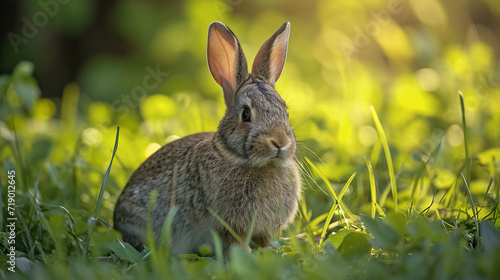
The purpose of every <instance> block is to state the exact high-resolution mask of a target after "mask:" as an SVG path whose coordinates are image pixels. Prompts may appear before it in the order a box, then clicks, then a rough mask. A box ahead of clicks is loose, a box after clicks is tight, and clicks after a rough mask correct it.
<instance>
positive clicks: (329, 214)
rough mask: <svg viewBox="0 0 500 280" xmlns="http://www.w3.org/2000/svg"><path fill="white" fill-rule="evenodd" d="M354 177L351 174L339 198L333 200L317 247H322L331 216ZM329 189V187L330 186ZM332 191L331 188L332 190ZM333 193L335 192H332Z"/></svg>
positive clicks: (353, 174) (354, 174)
mask: <svg viewBox="0 0 500 280" xmlns="http://www.w3.org/2000/svg"><path fill="white" fill-rule="evenodd" d="M355 176H356V172H354V173H352V175H351V177H350V178H349V180H347V183H345V185H344V187H343V188H342V190H341V191H340V193H339V196H338V198H337V199H335V201H334V203H333V206H332V208H331V209H330V213H328V216H327V217H326V221H325V224H324V226H323V231H322V232H321V239H320V240H319V247H320V248H321V245H323V240H324V238H325V235H326V232H327V230H328V226H329V225H330V222H331V221H332V218H333V214H334V213H335V210H337V207H338V206H339V204H340V202H341V201H342V198H343V197H344V194H345V192H346V191H347V188H348V187H349V185H351V182H352V180H353V179H354V177H355ZM330 187H331V186H330ZM332 191H333V188H332ZM333 192H334V193H335V191H333Z"/></svg>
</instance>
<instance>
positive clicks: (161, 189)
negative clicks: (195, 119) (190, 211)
mask: <svg viewBox="0 0 500 280" xmlns="http://www.w3.org/2000/svg"><path fill="white" fill-rule="evenodd" d="M213 135H214V133H213V132H206V133H199V134H194V135H189V136H186V137H183V138H181V139H178V140H175V141H173V142H171V143H169V144H167V145H165V146H163V147H161V148H160V149H159V150H158V151H156V152H155V153H154V154H153V155H151V156H150V157H149V158H147V159H146V161H144V162H143V163H142V164H141V165H140V166H139V168H138V169H137V170H136V171H135V172H134V173H133V174H132V176H131V178H130V179H129V181H128V182H127V185H126V186H125V188H124V189H123V192H122V194H121V195H120V197H119V198H118V200H117V202H116V206H115V211H114V225H115V228H116V229H117V230H118V231H120V232H121V233H122V234H123V238H124V240H125V241H127V242H129V243H130V244H131V245H132V246H134V247H136V248H137V249H141V247H142V243H143V239H144V236H145V233H146V226H147V225H146V218H147V212H148V205H149V199H150V196H151V193H152V191H153V190H156V192H157V198H156V203H155V204H154V208H153V224H152V226H153V232H155V233H156V232H161V228H162V226H163V221H164V219H165V217H166V214H167V212H168V210H169V209H170V207H171V203H174V204H176V205H178V204H179V202H181V203H183V202H184V201H183V199H182V197H183V196H184V195H188V192H189V193H191V192H193V190H192V189H189V188H188V189H186V188H184V187H183V186H184V184H183V180H184V177H185V176H184V174H185V170H186V169H189V168H192V164H190V162H191V161H192V160H193V157H194V156H193V151H194V150H195V147H196V146H203V147H204V148H202V149H205V150H211V149H212V139H213ZM188 159H190V160H188ZM190 165H191V166H190ZM193 179H194V181H196V178H193ZM177 186H181V187H179V188H177ZM174 190H175V191H174ZM195 197H199V195H197V194H196V192H195ZM201 206H202V205H200V207H201ZM179 214H182V213H179ZM176 220H177V219H176Z"/></svg>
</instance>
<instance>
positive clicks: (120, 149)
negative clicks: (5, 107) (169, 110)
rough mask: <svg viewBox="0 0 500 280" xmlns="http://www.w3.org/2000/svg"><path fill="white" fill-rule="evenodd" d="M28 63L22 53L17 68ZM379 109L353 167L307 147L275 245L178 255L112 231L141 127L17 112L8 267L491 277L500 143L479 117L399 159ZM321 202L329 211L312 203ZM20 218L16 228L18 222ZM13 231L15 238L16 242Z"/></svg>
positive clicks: (113, 273)
mask: <svg viewBox="0 0 500 280" xmlns="http://www.w3.org/2000/svg"><path fill="white" fill-rule="evenodd" d="M31 66H32V65H31V64H30V63H27V62H24V63H22V64H20V65H19V66H18V68H17V69H16V70H17V71H19V72H21V71H25V70H29V69H30V67H31ZM23 67H24V68H25V69H24V70H23V69H21V68H23ZM28 77H29V75H28V76H24V78H25V79H20V78H19V77H16V73H14V74H13V75H12V76H10V77H9V79H10V81H9V82H10V83H11V85H10V86H9V90H12V91H13V92H16V93H18V94H19V93H20V92H21V91H19V92H17V90H18V88H17V87H16V83H18V84H17V85H20V86H24V87H25V88H29V87H30V85H36V84H34V83H33V82H34V81H33V80H31V79H27V78H28ZM12 86H13V88H12ZM75 90H76V89H75ZM11 93H12V92H11ZM72 94H77V93H75V92H71V88H70V89H67V92H65V95H64V99H63V101H62V102H63V104H71V103H72V102H73V101H74V100H75V99H74V98H73V100H71V99H72ZM19 96H21V98H22V95H21V94H19ZM67 99H70V100H67ZM7 102H12V101H9V100H8V101H7ZM33 102H34V105H33V106H34V109H33V111H34V112H35V113H34V114H36V110H37V109H36V108H37V107H38V106H46V105H44V100H43V99H38V100H33ZM73 105H74V106H75V105H76V104H75V103H73ZM23 106H24V105H23ZM68 106H69V105H68ZM456 106H457V107H459V108H461V110H460V112H461V114H462V115H461V118H462V122H461V123H459V124H458V125H459V126H460V127H461V128H464V127H467V115H466V112H467V110H466V107H465V106H464V100H463V96H462V95H461V94H458V93H457V95H456ZM91 110H92V109H91ZM371 113H372V117H373V122H372V123H371V124H370V125H372V126H373V127H374V128H375V129H376V132H377V135H379V139H378V140H377V141H376V143H375V144H374V146H373V150H372V151H371V152H370V154H369V155H366V156H363V160H362V161H361V163H362V164H360V165H358V166H356V167H355V168H353V169H352V170H351V171H352V175H350V177H349V178H348V177H346V178H345V179H344V178H339V179H331V178H329V177H328V176H327V175H326V174H325V172H323V171H321V168H323V167H325V166H326V167H328V166H327V164H326V163H324V162H321V160H320V158H319V157H318V156H317V155H315V154H314V153H312V152H310V154H311V156H307V155H305V156H304V155H302V156H301V157H300V163H301V166H302V174H303V179H304V189H305V191H304V196H305V197H306V198H305V199H304V200H303V203H302V204H301V209H300V215H299V216H298V217H297V219H296V222H295V223H294V225H293V227H292V228H291V229H289V230H287V231H286V232H283V233H282V235H281V236H276V237H275V238H274V239H273V241H272V244H271V247H268V248H262V249H258V250H254V251H252V252H246V251H245V250H243V249H241V248H239V247H234V248H231V250H229V252H226V255H225V256H224V255H223V252H222V249H221V248H218V249H216V251H215V252H212V253H215V254H216V256H217V257H216V258H213V257H204V256H198V255H181V256H173V255H171V254H169V251H168V246H159V247H156V246H154V245H153V244H150V246H149V247H148V248H146V249H145V250H144V251H142V252H137V251H136V250H135V249H133V248H132V247H130V246H129V245H128V244H123V243H122V242H121V241H120V236H119V234H118V233H116V232H115V231H113V230H111V226H110V224H111V220H112V219H111V217H112V210H113V204H114V201H115V199H116V197H117V195H118V194H119V191H120V189H121V187H122V186H123V185H124V182H125V180H126V179H127V175H128V174H130V173H131V171H132V169H131V168H130V167H129V166H130V163H127V162H128V160H127V161H126V160H125V159H126V158H127V155H128V153H129V152H128V150H127V148H129V149H130V148H131V147H127V140H126V139H127V138H131V137H132V134H131V133H130V131H129V132H128V133H127V131H125V132H124V131H123V130H124V129H122V130H121V131H120V130H118V129H117V128H115V127H113V126H112V125H109V126H107V127H101V128H100V129H101V130H100V131H101V135H100V136H99V137H96V136H93V137H90V136H89V135H86V134H92V133H98V132H99V130H97V128H92V125H91V124H90V122H91V121H92V120H91V119H90V120H86V121H84V122H81V121H80V122H78V121H76V122H77V123H79V125H80V126H87V128H85V129H83V131H82V132H81V133H79V134H75V131H78V129H75V128H73V127H72V125H71V124H69V123H66V122H67V121H68V120H65V119H62V120H59V119H43V118H42V117H40V116H33V115H29V114H24V113H22V112H18V113H17V114H16V117H15V118H12V119H10V120H9V122H7V123H3V124H2V138H3V141H2V146H1V151H2V173H3V174H4V175H5V176H4V175H3V176H2V181H1V184H2V188H1V191H2V193H1V197H2V200H1V202H0V203H1V206H2V207H1V208H2V210H3V211H2V212H1V216H0V217H1V220H2V221H3V222H2V232H1V234H2V243H1V246H2V247H1V250H2V251H3V254H2V256H1V265H2V271H1V272H0V273H1V275H2V278H5V277H7V278H8V279H67V278H68V277H70V278H72V279H109V278H113V279H134V278H137V277H141V278H142V277H154V278H158V279H160V278H162V279H171V278H170V277H175V278H180V279H205V278H210V279H276V278H282V279H318V278H319V279H322V278H324V279H337V278H338V279H345V278H348V279H361V278H367V279H388V278H398V279H430V278H434V279H445V278H449V279H488V278H489V279H494V278H495V277H496V276H497V275H499V273H500V233H499V231H498V225H499V223H500V221H499V220H498V217H499V215H500V211H499V210H500V209H499V208H498V201H499V199H498V198H499V192H500V187H499V165H498V160H497V159H498V156H499V149H498V148H493V149H489V150H487V151H485V152H482V153H474V152H473V151H472V152H471V146H472V145H471V144H470V143H471V142H472V141H478V139H479V138H480V135H470V134H469V133H468V131H469V128H468V129H464V130H463V132H464V133H463V138H464V139H463V141H462V145H461V146H462V148H461V149H462V151H463V153H462V154H461V155H459V156H458V157H457V158H452V157H443V150H445V149H446V148H445V144H444V140H443V139H440V140H439V142H438V143H437V145H436V146H434V147H432V150H431V151H430V152H429V153H428V154H423V153H422V154H418V156H419V158H417V159H413V162H410V163H406V162H401V163H399V162H395V160H394V158H395V157H394V154H395V152H396V153H397V150H398V143H397V142H396V143H394V142H391V139H390V138H388V137H387V135H386V133H385V132H384V128H383V127H384V125H386V123H382V122H381V121H380V119H379V117H378V114H377V112H376V110H375V109H374V108H373V107H371ZM23 114H24V115H23ZM68 114H70V113H68ZM389 121H390V120H389ZM87 122H89V123H87ZM135 125H139V124H135ZM129 129H130V128H129ZM32 130H34V131H32ZM472 130H473V129H472ZM48 131H50V133H48ZM115 136H116V137H115ZM68 138H72V139H73V140H68ZM469 138H470V139H469ZM92 139H93V141H97V140H96V139H99V141H100V142H99V143H92V142H91V141H92ZM65 141H67V142H72V141H74V142H73V143H74V147H73V149H62V148H61V142H65ZM89 141H90V142H89ZM122 142H125V143H122ZM129 145H131V144H129ZM302 145H305V144H302ZM307 150H308V151H309V150H310V149H307ZM145 156H146V155H144V157H145ZM54 158H56V159H57V158H62V159H63V160H60V159H58V160H55V159H54ZM112 159H114V160H112ZM410 165H411V166H410ZM443 166H449V169H446V167H443ZM12 171H14V172H15V173H14V172H12ZM333 174H334V173H333ZM10 185H15V190H16V191H15V195H10V194H11V193H12V192H11V191H9V190H10V189H8V186H10ZM9 197H10V198H12V199H13V200H12V201H11V200H9ZM11 202H12V203H13V204H14V205H15V206H12V205H10V204H9V205H8V203H11ZM311 205H315V207H310V206H311ZM10 206H12V207H10ZM315 208H316V209H318V208H322V209H323V211H319V214H315V211H316V209H315ZM11 211H12V212H11ZM12 217H14V218H15V220H14V224H15V227H14V228H10V227H9V226H8V225H9V223H10V222H11V220H10V219H9V218H12ZM12 234H13V235H14V236H15V239H14V240H15V243H9V240H12V239H10V238H9V236H10V235H12ZM214 238H216V237H214ZM11 244H13V245H11ZM10 246H14V247H15V259H16V265H15V266H11V265H10V264H9V259H10V257H9V255H8V254H10V252H11V251H10V249H9V248H10ZM9 267H14V268H15V272H14V273H12V272H11V271H8V269H9Z"/></svg>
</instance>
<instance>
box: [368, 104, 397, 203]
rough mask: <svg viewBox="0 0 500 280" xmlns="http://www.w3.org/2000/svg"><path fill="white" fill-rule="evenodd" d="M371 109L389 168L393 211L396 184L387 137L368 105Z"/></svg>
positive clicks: (375, 114)
mask: <svg viewBox="0 0 500 280" xmlns="http://www.w3.org/2000/svg"><path fill="white" fill-rule="evenodd" d="M370 110H371V111H372V115H373V121H374V122H375V127H376V128H377V132H378V135H379V137H380V141H381V142H382V147H383V148H384V153H385V159H386V161H387V169H389V179H390V181H391V190H392V198H393V199H394V211H396V212H398V189H397V186H396V176H395V175H394V166H393V164H392V157H391V150H390V149H389V144H388V143H387V137H386V136H385V132H384V128H383V127H382V124H381V123H380V119H379V118H378V115H377V112H376V111H375V108H374V107H373V106H370Z"/></svg>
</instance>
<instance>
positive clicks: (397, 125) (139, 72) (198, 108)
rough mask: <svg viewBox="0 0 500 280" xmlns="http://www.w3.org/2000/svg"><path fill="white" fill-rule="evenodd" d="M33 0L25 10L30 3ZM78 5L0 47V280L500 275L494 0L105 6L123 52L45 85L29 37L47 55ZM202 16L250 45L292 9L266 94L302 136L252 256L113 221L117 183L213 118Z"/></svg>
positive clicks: (214, 98)
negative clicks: (278, 203)
mask: <svg viewBox="0 0 500 280" xmlns="http://www.w3.org/2000/svg"><path fill="white" fill-rule="evenodd" d="M32 2H33V3H34V4H33V3H31V2H29V1H28V2H27V3H28V4H26V5H27V6H28V7H31V8H30V9H27V11H28V12H33V11H38V10H40V7H38V6H37V4H36V3H35V1H32ZM86 2H87V1H70V2H69V3H68V4H67V6H60V7H59V8H60V9H59V11H60V12H59V13H57V15H54V16H53V17H51V18H50V20H49V23H48V25H47V26H46V27H44V28H42V27H40V28H39V29H40V31H39V32H40V33H39V35H37V36H35V37H33V38H32V39H31V38H30V42H29V43H27V44H26V45H24V44H21V45H17V46H16V47H17V48H19V54H17V51H16V54H14V53H13V50H12V47H13V46H11V45H10V44H6V45H5V44H3V43H0V45H1V46H2V48H0V52H1V54H2V60H1V64H0V66H2V69H5V67H4V66H5V65H12V68H9V72H5V73H1V75H0V136H1V137H0V162H1V164H0V209H1V211H0V251H1V253H2V254H1V255H0V278H1V279H47V280H49V279H50V280H54V279H143V278H144V279H145V278H148V279H252V280H253V279H497V278H498V275H500V231H499V229H500V219H499V217H500V206H499V202H500V129H499V127H500V66H499V65H500V64H499V61H500V53H499V50H500V39H498V38H497V37H498V36H496V35H495V34H498V33H496V32H497V31H498V30H500V29H499V28H500V27H499V26H500V24H499V22H500V20H499V19H500V4H497V2H495V1H487V0H485V1H479V0H478V1H472V0H470V1H469V0H464V1H462V2H460V3H459V4H456V3H455V2H454V1H448V2H447V1H435V0H426V1H392V2H391V1H388V2H387V1H383V0H373V1H360V2H359V3H358V2H356V3H352V4H348V3H347V2H346V3H343V4H342V3H337V4H332V3H331V2H332V1H326V0H325V1H321V0H318V1H312V3H314V5H312V7H309V6H304V5H305V4H303V1H289V2H290V3H288V2H287V3H285V2H280V1H274V2H273V1H270V2H269V3H267V2H266V3H267V4H265V3H264V1H260V2H258V1H257V2H258V3H250V2H249V1H228V2H226V1H222V0H215V1H214V2H213V3H212V2H210V1H197V0H190V1H184V2H183V4H182V5H181V4H179V6H175V5H174V4H164V5H165V6H161V5H159V4H158V3H153V2H154V1H118V2H119V3H120V4H117V5H118V6H117V7H115V8H116V10H115V11H114V14H113V17H110V21H111V22H112V26H113V28H116V30H118V31H119V32H118V33H120V34H121V36H122V37H123V38H121V39H122V40H123V41H124V42H125V43H123V45H126V46H127V48H126V49H127V50H128V51H130V52H129V53H127V55H123V54H120V55H116V54H111V53H104V54H103V53H99V54H97V55H95V56H92V57H89V58H88V60H86V61H85V63H84V64H83V65H82V66H81V69H79V71H80V72H79V76H78V78H77V79H76V81H75V82H69V83H66V84H65V85H64V89H63V90H62V91H61V92H56V93H54V92H45V91H42V90H41V88H42V89H43V88H44V87H43V86H42V85H47V84H48V83H47V81H45V80H43V78H40V77H48V76H53V77H52V78H54V79H57V78H58V77H59V74H55V73H53V74H50V73H49V74H50V75H48V76H47V75H45V76H44V75H43V73H44V71H47V69H48V68H47V65H49V64H50V59H51V55H52V53H51V52H50V51H47V52H46V53H43V54H40V53H36V52H35V51H34V50H35V49H36V50H39V49H41V50H45V49H47V50H48V49H50V48H48V47H45V48H44V47H43V46H44V45H43V43H44V42H46V40H49V39H50V38H54V36H56V35H53V36H52V35H51V36H49V35H50V32H53V31H54V30H57V31H58V32H59V33H57V32H56V33H57V34H66V33H65V32H69V34H71V36H72V37H71V38H73V39H75V38H80V37H81V38H83V37H84V35H85V34H89V33H85V32H84V31H82V30H85V29H84V27H85V26H87V25H85V24H84V23H80V20H81V21H84V19H85V18H87V17H85V15H82V16H80V17H79V14H78V12H77V11H80V12H81V13H83V14H84V12H85V11H90V10H92V9H91V7H90V8H89V7H87V8H85V7H84V6H85V5H90V4H85V3H86ZM88 2H91V1H88ZM29 3H31V4H29ZM349 3H350V2H349ZM390 3H393V4H394V3H396V4H397V3H399V4H400V5H399V6H390V5H389V4H390ZM30 5H31V6H30ZM170 5H172V6H170ZM174 6H175V7H174ZM174 8H175V9H174ZM37 9H38V10H37ZM28 18H29V17H28ZM88 18H90V17H88ZM144 18H147V19H148V20H143V19H144ZM213 20H224V21H225V22H226V23H227V24H228V26H230V27H231V29H232V30H233V31H234V33H235V34H236V35H237V36H238V38H239V40H240V41H241V42H242V46H243V49H244V50H245V53H246V55H247V57H248V58H250V57H253V56H254V55H255V53H256V52H257V49H258V47H259V46H260V45H261V44H262V42H263V41H264V40H265V39H266V38H267V37H268V36H269V35H270V34H272V32H273V31H274V30H275V29H276V28H278V27H279V26H280V25H281V24H282V23H283V22H284V21H285V20H289V21H290V22H292V28H291V37H290V46H289V51H288V58H287V64H286V66H285V69H284V72H283V73H282V76H281V77H280V80H279V81H278V82H277V84H276V89H277V91H278V92H279V93H280V94H281V95H282V96H283V98H284V99H285V100H286V102H287V104H288V105H289V112H290V122H291V124H292V127H293V128H294V131H295V133H296V135H297V140H298V161H299V164H300V166H301V174H302V179H303V199H302V202H301V204H300V206H299V208H300V209H299V214H298V215H297V217H296V219H295V221H294V223H293V225H292V226H290V228H288V229H287V230H285V231H283V232H281V233H280V234H276V236H274V237H273V238H272V242H271V246H270V247H267V248H260V249H256V250H253V251H251V252H247V251H245V250H243V249H242V248H240V247H232V248H231V249H230V250H229V251H227V252H223V251H222V249H221V247H220V246H217V247H216V249H215V251H214V252H206V253H207V255H215V257H208V256H205V255H200V256H199V255H179V256H175V255H172V254H171V253H170V252H169V247H168V246H155V245H154V244H152V243H149V244H148V246H147V248H146V249H145V250H143V251H142V252H138V251H136V250H135V249H133V248H132V247H131V246H129V245H128V244H125V243H123V242H122V241H121V236H120V234H119V233H117V232H116V231H114V230H112V217H113V209H114V205H115V202H116V199H117V198H118V195H119V194H120V192H121V190H122V189H123V187H124V186H125V184H126V182H127V180H128V178H129V177H130V176H131V174H132V172H133V171H134V170H135V169H136V168H137V167H138V166H139V165H140V164H141V162H143V161H144V160H145V159H146V158H147V157H148V156H149V155H150V154H152V153H153V152H154V151H156V150H157V149H158V148H159V147H160V146H162V145H164V144H165V143H168V142H170V141H172V140H174V139H177V138H178V137H183V136H186V135H190V134H193V133H197V132H202V131H214V130H215V129H216V128H217V124H218V121H219V120H220V118H221V117H222V116H223V114H224V110H225V108H224V102H223V97H222V94H221V91H220V87H218V86H217V85H216V83H215V82H214V81H213V79H212V78H211V77H210V74H209V72H208V69H207V67H206V58H205V55H206V49H205V48H206V32H207V30H206V28H207V27H208V24H209V23H210V22H211V21H213ZM89 25H90V24H89ZM374 27H377V28H378V29H373V28H374ZM19 32H20V31H19ZM79 32H80V33H79ZM19 34H21V35H22V33H19ZM47 34H49V35H47ZM47 38H49V39H47ZM44 40H45V41H44ZM75 40H76V39H75ZM85 40H86V39H85ZM85 40H83V39H82V41H81V42H80V43H81V44H84V43H85V42H86V41H85ZM2 42H3V41H2ZM118 42H122V41H118ZM103 44H104V43H103ZM65 51H67V52H70V50H68V49H65ZM20 58H31V59H29V60H30V61H24V60H22V59H20ZM249 62H251V61H249ZM56 66H57V67H59V66H61V65H59V64H57V65H56ZM49 69H50V67H49ZM62 69H66V68H64V67H62V66H61V71H63V70H62ZM37 71H39V72H37ZM34 77H37V78H34ZM146 79H148V81H149V82H155V84H154V85H155V86H154V87H151V86H150V85H151V84H149V85H148V86H145V85H144V80H146ZM39 85H40V86H39ZM14 186H15V187H14ZM217 238H218V237H217V236H214V240H215V243H216V244H220V240H218V239H217ZM242 238H245V237H242ZM165 242H166V243H168V239H167V240H166V241H165ZM14 258H15V263H14V262H11V260H13V259H14ZM12 270H14V271H15V272H13V271H12Z"/></svg>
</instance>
